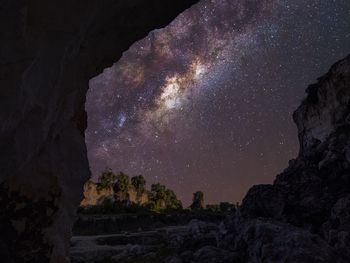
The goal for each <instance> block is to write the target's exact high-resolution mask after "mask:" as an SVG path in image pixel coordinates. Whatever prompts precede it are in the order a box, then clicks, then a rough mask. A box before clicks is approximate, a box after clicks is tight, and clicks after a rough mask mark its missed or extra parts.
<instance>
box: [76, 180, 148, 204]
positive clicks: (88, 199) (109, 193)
mask: <svg viewBox="0 0 350 263" xmlns="http://www.w3.org/2000/svg"><path fill="white" fill-rule="evenodd" d="M106 199H110V200H112V201H116V202H127V203H135V204H139V205H144V204H146V203H147V202H148V192H147V191H146V190H144V191H143V192H137V191H136V190H135V188H134V187H133V186H129V187H128V190H127V191H126V193H123V192H121V191H117V192H115V191H114V189H113V187H107V188H102V189H101V188H100V187H99V185H98V184H96V183H94V182H92V181H91V180H89V181H87V182H86V183H85V184H84V199H83V200H82V201H81V203H80V205H81V206H95V205H101V204H102V203H103V202H104V201H105V200H106Z"/></svg>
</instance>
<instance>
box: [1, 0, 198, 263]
mask: <svg viewBox="0 0 350 263" xmlns="http://www.w3.org/2000/svg"><path fill="white" fill-rule="evenodd" d="M195 2H196V0H176V1H175V0H173V1H163V0H128V1H124V0H91V1H85V0H84V1H83V0H78V1H68V0H60V1H56V0H52V1H44V0H37V1H22V0H4V1H1V2H0V39H1V41H0V87H1V88H0V120H1V126H0V149H1V151H0V152H1V158H0V207H1V208H0V209H1V211H0V258H1V261H2V262H49V261H51V262H68V261H69V259H68V248H69V242H68V240H69V237H70V231H71V226H72V221H73V218H74V213H75V209H76V206H77V205H78V204H79V202H80V200H81V197H82V186H83V184H84V182H86V180H87V179H88V178H89V176H90V172H89V166H88V161H87V156H86V147H85V143H84V130H85V128H86V113H85V110H84V103H85V94H86V91H87V89H88V82H89V79H91V78H92V77H94V76H96V75H97V74H99V73H100V72H102V70H103V69H104V68H106V67H108V66H111V65H112V63H114V62H116V61H117V60H118V59H119V58H120V56H121V55H122V52H123V51H124V50H126V49H127V48H128V47H129V46H130V45H131V44H132V43H133V42H135V41H136V40H138V39H141V38H142V37H144V36H146V35H147V33H148V32H149V31H151V30H153V29H155V28H159V27H164V26H166V25H167V24H168V23H169V22H171V20H172V19H174V18H175V16H176V15H178V14H179V13H180V12H182V11H183V10H184V9H186V8H188V7H189V6H190V5H191V4H193V3H195Z"/></svg>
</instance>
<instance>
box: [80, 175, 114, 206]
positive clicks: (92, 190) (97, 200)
mask: <svg viewBox="0 0 350 263" xmlns="http://www.w3.org/2000/svg"><path fill="white" fill-rule="evenodd" d="M105 199H111V200H114V191H113V188H112V187H108V188H103V189H99V188H98V185H97V184H96V183H94V182H92V181H90V180H89V181H87V182H86V183H85V184H84V199H83V200H82V201H81V202H80V205H81V206H90V205H100V204H102V203H103V201H104V200H105Z"/></svg>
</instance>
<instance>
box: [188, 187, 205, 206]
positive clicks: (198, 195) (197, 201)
mask: <svg viewBox="0 0 350 263" xmlns="http://www.w3.org/2000/svg"><path fill="white" fill-rule="evenodd" d="M190 207H191V209H192V210H200V209H203V208H204V193H203V192H202V191H197V192H195V193H194V194H193V199H192V204H191V206H190Z"/></svg>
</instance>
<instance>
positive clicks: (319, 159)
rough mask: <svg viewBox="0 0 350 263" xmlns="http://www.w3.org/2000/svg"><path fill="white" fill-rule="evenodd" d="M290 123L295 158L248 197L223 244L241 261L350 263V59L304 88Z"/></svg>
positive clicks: (249, 193)
mask: <svg viewBox="0 0 350 263" xmlns="http://www.w3.org/2000/svg"><path fill="white" fill-rule="evenodd" d="M293 117H294V121H295V123H296V124H297V127H298V132H299V141H300V152H299V155H298V157H297V158H296V159H295V160H291V161H290V164H289V167H288V168H287V169H286V170H285V171H284V172H283V173H281V174H280V175H278V176H277V178H276V180H275V182H274V184H273V185H258V186H254V187H252V188H251V189H250V190H249V191H248V193H247V195H246V197H245V198H244V200H243V203H242V207H241V209H240V212H241V216H238V217H236V218H235V219H234V220H232V222H231V223H229V224H228V225H229V226H230V227H231V230H230V231H228V232H229V233H230V234H229V235H228V236H230V238H228V240H230V241H228V242H226V245H229V246H231V249H233V250H235V251H236V252H238V253H239V255H240V258H243V260H242V261H238V262H258V261H259V260H263V259H266V260H267V261H266V262H350V209H349V208H350V169H349V168H350V56H348V57H347V58H345V59H344V60H342V61H340V62H338V63H336V64H335V65H334V66H333V67H332V68H331V70H330V71H329V72H328V73H327V74H326V75H325V76H323V77H321V78H320V79H319V80H318V82H317V83H316V84H313V85H311V86H309V87H308V89H307V97H306V99H305V100H304V101H303V102H302V104H301V106H300V107H299V108H298V109H297V110H296V111H295V113H294V116H293ZM230 227H229V228H230ZM226 238H227V236H226ZM226 241H227V240H226ZM296 247H298V249H296Z"/></svg>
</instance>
